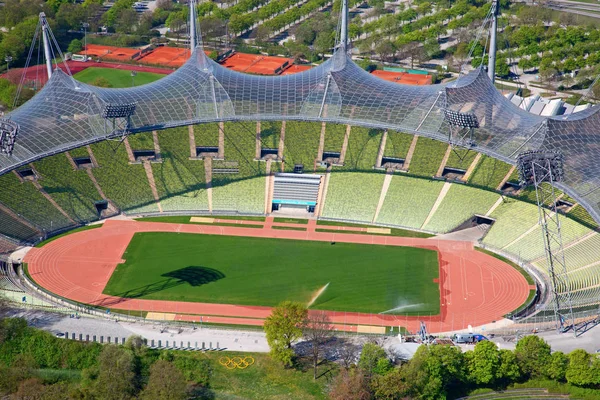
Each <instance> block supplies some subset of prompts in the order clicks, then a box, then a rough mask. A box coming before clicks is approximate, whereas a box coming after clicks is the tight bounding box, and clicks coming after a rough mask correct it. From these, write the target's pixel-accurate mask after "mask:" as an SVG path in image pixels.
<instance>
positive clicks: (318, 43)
mask: <svg viewBox="0 0 600 400" xmlns="http://www.w3.org/2000/svg"><path fill="white" fill-rule="evenodd" d="M334 44H335V40H334V37H333V35H332V34H331V32H319V33H318V34H317V38H316V39H315V43H314V46H315V51H316V52H317V53H319V54H321V57H323V58H324V57H325V53H327V52H328V51H329V50H330V49H331V48H332V47H333V45H334Z"/></svg>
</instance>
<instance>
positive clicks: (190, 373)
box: [175, 355, 212, 387]
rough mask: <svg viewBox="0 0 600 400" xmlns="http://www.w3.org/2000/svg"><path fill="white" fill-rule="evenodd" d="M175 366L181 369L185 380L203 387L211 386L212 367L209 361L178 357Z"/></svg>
mask: <svg viewBox="0 0 600 400" xmlns="http://www.w3.org/2000/svg"><path fill="white" fill-rule="evenodd" d="M175 366H176V367H177V368H179V370H180V371H181V373H183V376H184V377H185V380H186V381H188V382H193V383H195V384H196V385H200V386H202V387H208V386H209V385H210V377H211V376H212V365H211V363H210V361H209V360H201V359H199V358H196V357H190V356H187V355H186V356H179V355H178V356H176V357H175Z"/></svg>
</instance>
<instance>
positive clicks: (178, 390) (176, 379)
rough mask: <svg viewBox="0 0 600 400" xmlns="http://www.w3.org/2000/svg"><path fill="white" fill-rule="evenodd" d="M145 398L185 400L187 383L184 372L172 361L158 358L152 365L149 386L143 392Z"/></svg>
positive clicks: (144, 399) (147, 399)
mask: <svg viewBox="0 0 600 400" xmlns="http://www.w3.org/2000/svg"><path fill="white" fill-rule="evenodd" d="M141 398H142V399H143V400H184V399H186V398H187V385H186V383H185V379H184V377H183V374H182V373H181V371H179V369H178V368H177V367H175V366H174V365H173V364H172V363H170V362H168V361H165V360H158V361H156V362H155V363H154V364H152V367H150V377H149V378H148V386H146V388H145V389H144V391H143V392H142V396H141Z"/></svg>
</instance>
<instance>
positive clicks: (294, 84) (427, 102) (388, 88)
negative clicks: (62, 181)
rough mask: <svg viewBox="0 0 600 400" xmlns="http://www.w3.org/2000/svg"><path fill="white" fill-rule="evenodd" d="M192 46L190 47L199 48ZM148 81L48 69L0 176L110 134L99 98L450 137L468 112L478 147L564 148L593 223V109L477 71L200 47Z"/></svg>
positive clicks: (159, 125) (596, 188)
mask: <svg viewBox="0 0 600 400" xmlns="http://www.w3.org/2000/svg"><path fill="white" fill-rule="evenodd" d="M199 49H200V48H198V50H199ZM198 50H197V51H195V52H194V54H193V56H192V57H191V58H190V59H189V60H188V61H187V62H186V63H185V64H184V65H183V66H182V67H181V68H179V69H178V70H177V71H175V72H174V73H172V74H170V75H168V76H166V77H165V78H162V79H160V80H158V81H156V82H153V83H151V84H147V85H143V86H138V87H135V88H127V89H105V88H97V87H94V86H90V85H86V84H83V83H79V82H77V81H75V80H74V79H73V78H72V77H71V76H69V75H67V74H65V73H64V72H62V71H60V70H56V71H55V73H54V74H53V75H52V78H51V79H50V80H49V81H48V83H47V84H46V86H45V87H44V88H43V89H42V90H41V91H40V92H39V93H38V94H37V95H36V96H34V97H33V98H32V99H31V100H29V101H28V102H27V103H25V104H24V105H23V106H21V107H20V108H18V109H16V110H15V111H13V112H11V113H10V114H9V115H8V116H7V117H8V118H10V119H11V120H13V121H14V122H16V123H18V124H19V127H20V130H19V136H18V138H17V142H16V145H15V148H14V152H13V154H12V155H11V156H8V155H0V174H3V173H6V172H8V171H10V170H12V169H15V168H16V167H18V166H20V165H24V164H26V163H29V162H32V161H35V160H37V159H39V158H42V157H45V156H48V155H52V154H55V153H59V152H63V151H66V150H69V149H72V148H75V147H79V146H82V145H84V144H88V143H92V142H96V141H100V140H104V139H107V138H110V137H114V136H118V135H120V134H121V133H120V132H119V131H118V129H116V128H118V127H119V126H123V124H124V122H125V121H124V120H119V119H118V120H116V121H112V120H106V119H104V118H102V111H103V110H104V109H105V107H106V106H107V105H122V104H129V103H135V104H136V109H135V113H134V115H133V116H132V117H131V118H130V121H129V130H130V131H131V132H133V133H135V132H144V131H150V130H156V129H165V128H169V127H175V126H183V125H190V124H197V123H203V122H214V121H235V120H306V121H330V122H338V123H348V124H354V125H360V126H366V127H376V128H382V129H388V128H389V129H394V130H397V131H405V132H409V133H414V134H418V135H422V136H427V137H431V138H435V139H438V140H442V141H448V138H449V127H448V125H447V123H446V122H445V121H444V113H445V110H452V111H455V112H460V113H470V114H474V115H475V116H476V118H477V120H478V122H479V128H477V129H475V131H474V142H475V147H476V149H477V150H478V151H480V152H482V153H485V154H488V155H490V156H492V157H496V158H499V159H501V160H504V161H506V162H509V163H512V164H514V163H515V161H516V158H517V156H518V155H519V153H521V152H523V151H526V150H537V149H549V150H559V151H562V152H563V153H564V154H565V160H566V164H565V168H566V171H565V175H566V177H565V180H564V181H563V182H562V183H561V184H560V185H559V186H560V187H561V189H563V190H565V191H566V192H567V193H568V194H569V195H571V196H572V197H574V198H575V199H577V200H578V201H579V202H581V204H582V205H584V206H585V207H586V208H587V209H588V211H590V213H591V214H592V215H593V216H594V218H595V219H596V220H597V221H599V222H600V217H599V215H600V167H598V165H599V164H598V161H597V160H598V159H599V158H600V157H599V156H600V154H599V153H600V151H599V150H600V136H599V134H598V133H597V127H598V126H599V124H600V120H599V116H598V107H590V108H588V109H586V110H584V111H581V112H579V113H576V114H571V115H568V116H566V117H564V116H563V117H544V116H538V115H534V114H532V113H529V112H527V111H525V110H523V109H520V108H519V107H517V106H515V105H514V104H513V103H511V101H510V100H509V99H507V98H505V97H504V96H502V95H501V94H500V93H499V92H498V91H497V90H496V88H495V87H494V85H493V83H492V82H491V81H490V79H489V78H488V77H487V74H485V73H484V72H483V71H482V70H481V69H478V70H476V71H474V72H472V73H470V74H468V75H466V76H461V77H460V78H459V79H458V80H457V81H454V82H450V83H447V84H442V85H427V86H408V85H402V84H398V83H394V82H387V81H384V80H381V79H379V78H377V77H375V76H373V75H371V74H369V73H367V72H366V71H364V70H363V69H362V68H360V67H359V66H358V65H356V64H355V63H354V62H353V61H352V60H351V59H350V58H349V57H348V55H347V54H346V53H345V52H342V51H337V52H336V53H335V54H334V56H333V57H332V58H331V59H329V60H328V61H326V62H325V63H323V64H321V65H320V66H318V67H315V68H312V69H309V70H307V71H303V72H300V73H297V74H292V75H285V76H257V75H248V74H244V73H240V72H235V71H232V70H229V69H227V68H224V67H223V66H221V65H219V64H217V63H215V62H213V61H212V60H210V59H208V58H207V57H206V55H205V54H204V52H203V51H198Z"/></svg>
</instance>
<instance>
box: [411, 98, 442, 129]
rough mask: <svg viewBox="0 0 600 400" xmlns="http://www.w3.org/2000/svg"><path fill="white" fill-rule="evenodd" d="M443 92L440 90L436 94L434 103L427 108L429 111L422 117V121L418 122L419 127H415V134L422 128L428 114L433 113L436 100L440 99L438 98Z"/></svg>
mask: <svg viewBox="0 0 600 400" xmlns="http://www.w3.org/2000/svg"><path fill="white" fill-rule="evenodd" d="M442 93H443V91H442V90H440V91H439V92H438V95H437V97H436V98H435V101H434V102H433V104H432V105H431V107H429V110H428V111H427V114H425V116H424V117H423V119H422V120H421V122H419V125H418V126H417V128H416V129H415V132H418V131H419V129H421V126H423V124H424V123H425V120H426V119H427V117H429V114H431V111H433V107H435V105H436V104H437V102H438V100H439V99H440V96H441V95H442Z"/></svg>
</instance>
